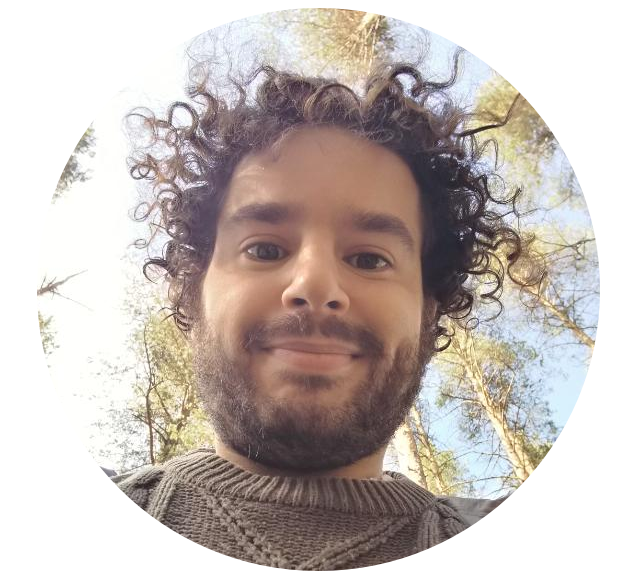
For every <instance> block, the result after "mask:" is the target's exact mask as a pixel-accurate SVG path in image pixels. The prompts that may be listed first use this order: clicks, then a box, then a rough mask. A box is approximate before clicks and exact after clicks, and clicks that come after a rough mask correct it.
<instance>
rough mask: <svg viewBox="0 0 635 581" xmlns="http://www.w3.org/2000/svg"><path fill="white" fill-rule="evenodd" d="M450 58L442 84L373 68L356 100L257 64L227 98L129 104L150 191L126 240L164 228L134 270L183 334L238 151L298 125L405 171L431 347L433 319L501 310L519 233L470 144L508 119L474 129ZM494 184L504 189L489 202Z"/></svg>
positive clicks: (398, 67)
mask: <svg viewBox="0 0 635 581" xmlns="http://www.w3.org/2000/svg"><path fill="white" fill-rule="evenodd" d="M458 58H459V55H458V53H457V54H456V55H455V59H454V67H453V70H452V74H451V76H450V78H449V79H448V80H446V81H444V82H433V81H432V80H426V79H425V78H424V77H423V75H422V74H421V73H420V72H419V70H418V69H417V68H416V67H415V66H413V65H410V64H403V63H400V64H390V65H388V64H384V65H381V66H380V67H378V68H377V69H376V70H375V71H374V72H373V73H372V74H371V75H370V76H369V78H368V79H367V82H366V84H365V88H364V90H363V92H362V95H361V96H360V95H358V94H357V93H356V92H355V91H354V90H353V89H351V88H349V87H347V86H345V85H343V84H340V83H338V82H336V81H333V80H328V79H324V78H309V77H304V76H300V75H296V74H291V73H288V72H281V71H278V70H275V69H274V68H272V67H269V66H261V67H259V68H258V69H257V70H256V71H255V72H254V73H253V74H252V75H251V76H250V77H249V78H247V79H246V80H245V81H244V82H238V81H235V80H234V81H232V86H233V88H234V93H233V101H230V100H228V99H227V98H221V97H219V96H218V95H215V94H213V92H212V91H211V90H210V88H209V80H204V81H202V82H199V83H197V84H195V85H192V86H191V87H189V89H188V92H189V95H190V98H191V103H186V102H180V101H179V102H175V103H172V104H171V105H170V106H169V108H168V109H167V112H166V114H165V116H164V118H158V117H157V116H155V115H154V114H153V113H152V112H151V111H149V110H147V109H136V110H134V111H132V112H131V113H130V114H129V117H132V118H136V119H137V120H141V129H142V130H143V132H144V134H145V135H149V136H150V141H149V142H148V143H146V145H145V146H143V147H138V148H137V149H136V150H135V151H134V152H133V154H132V156H131V158H130V159H129V166H130V173H131V175H132V177H133V178H134V179H137V180H148V181H149V182H150V184H151V186H152V195H151V199H150V200H149V201H144V202H142V203H140V204H139V205H138V206H137V208H136V211H135V218H136V219H138V220H146V219H149V220H150V225H151V233H152V236H151V237H150V239H148V240H140V241H137V246H138V247H149V246H150V245H151V241H152V239H153V238H154V237H155V236H156V235H157V234H159V233H163V234H167V237H168V241H167V243H165V245H164V246H163V249H162V252H161V255H160V256H149V257H148V258H147V260H146V262H145V264H144V274H145V275H146V276H147V277H148V278H150V276H149V270H148V269H149V268H150V267H154V268H158V269H159V270H160V271H162V273H163V274H164V275H165V277H166V279H167V282H168V297H169V302H170V311H171V314H172V315H173V317H174V319H175V322H176V324H177V325H178V326H179V328H181V329H182V330H183V331H185V332H187V331H189V330H190V329H191V325H192V323H193V322H194V321H195V320H196V317H197V310H198V304H199V299H200V286H201V281H202V277H203V276H204V273H205V271H206V268H207V266H208V264H209V261H210V259H211V255H212V253H213V251H214V244H215V224H216V221H217V217H218V215H219V213H220V210H221V207H222V204H223V199H224V194H225V192H226V189H227V186H228V183H229V181H230V179H231V176H232V172H233V171H234V168H235V167H236V165H237V164H238V162H239V161H240V160H241V159H242V158H243V157H244V156H245V155H246V154H247V153H249V152H253V151H259V150H264V149H266V148H268V147H269V146H271V145H272V144H274V143H275V142H276V141H277V140H278V139H280V138H281V137H282V136H283V135H284V134H285V133H287V132H289V131H291V130H294V129H297V128H300V127H301V126H332V127H338V128H342V129H345V130H348V131H350V132H352V133H353V134H355V135H358V136H361V137H363V138H365V139H367V140H370V141H372V142H375V143H378V144H380V145H382V146H383V147H386V148H388V149H389V150H391V151H393V152H395V153H396V154H397V155H399V156H400V157H401V159H403V160H404V161H405V162H406V164H407V165H408V167H409V168H410V170H411V171H412V174H413V176H414V177H415V180H416V182H417V184H418V186H419V191H420V192H421V202H422V207H423V215H424V226H425V228H424V245H423V249H422V272H423V281H422V283H423V289H424V294H425V296H426V297H431V298H432V299H434V301H435V303H436V307H437V310H436V319H435V324H436V337H437V340H439V339H445V344H444V345H443V346H441V347H439V349H443V348H445V347H447V346H448V345H449V342H450V339H451V332H450V331H449V330H448V328H447V327H445V326H443V325H442V324H440V321H442V317H443V316H447V317H449V318H452V319H455V320H462V321H463V322H465V321H466V320H472V321H473V320H476V318H475V317H474V315H472V317H471V318H469V317H470V314H471V313H472V310H473V307H474V304H475V299H476V298H478V297H480V298H481V299H483V300H484V301H485V302H494V303H496V304H497V305H498V307H499V312H500V309H501V308H502V305H501V303H500V300H499V297H500V294H501V292H502V284H503V279H504V276H505V269H506V268H507V269H509V268H510V267H511V266H512V265H513V264H514V263H516V262H517V261H518V260H519V258H520V257H521V256H522V255H523V253H524V242H523V241H522V240H521V237H520V235H519V233H518V232H517V231H516V230H515V229H514V228H513V227H512V226H511V225H510V224H509V223H508V221H506V220H505V217H506V216H507V215H509V214H510V213H513V212H515V211H516V210H515V202H516V198H517V196H518V195H519V193H520V190H518V189H517V190H515V191H513V192H511V193H510V194H505V186H504V184H503V183H502V180H501V179H500V178H499V176H497V175H496V174H495V173H494V169H492V162H491V160H490V161H489V163H486V161H487V160H486V156H485V151H486V149H487V148H488V147H490V146H491V147H493V150H494V152H496V144H495V141H494V140H492V139H487V140H484V141H482V142H481V141H479V139H477V134H478V133H480V132H482V131H485V130H487V129H491V128H494V127H498V126H501V125H503V124H504V123H506V122H507V119H504V120H500V121H496V122H492V123H490V124H488V125H481V126H474V120H475V119H476V116H475V113H474V112H467V111H465V110H462V109H461V108H460V107H459V106H457V105H456V104H455V103H454V101H453V99H452V98H451V97H450V94H449V91H448V89H449V88H450V87H452V86H453V84H454V83H455V82H456V79H457V75H458ZM510 112H511V109H510ZM507 117H509V113H508V116H507ZM184 118H187V119H184ZM493 167H494V168H495V167H496V162H495V161H494V163H493ZM501 184H502V185H501ZM493 190H497V191H501V190H502V191H503V195H502V196H499V197H498V198H497V197H496V195H495V193H494V191H493ZM505 261H506V262H507V264H506V266H505V265H504V262H505ZM477 289H480V291H479V290H477ZM442 342H443V341H439V342H438V343H439V344H440V343H442Z"/></svg>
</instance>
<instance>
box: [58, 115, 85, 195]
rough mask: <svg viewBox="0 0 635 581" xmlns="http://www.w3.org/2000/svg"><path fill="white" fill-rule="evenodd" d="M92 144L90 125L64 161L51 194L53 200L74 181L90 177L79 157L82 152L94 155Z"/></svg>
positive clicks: (82, 180)
mask: <svg viewBox="0 0 635 581" xmlns="http://www.w3.org/2000/svg"><path fill="white" fill-rule="evenodd" d="M94 146H95V132H94V130H93V128H92V127H89V128H88V129H86V131H85V132H84V134H83V135H82V137H81V138H80V140H79V141H78V142H77V145H76V146H75V149H74V150H73V153H71V156H70V157H69V158H68V161H67V162H66V166H65V167H64V170H63V171H62V175H61V176H60V179H59V181H58V182H57V187H56V188H55V193H54V194H53V201H55V200H57V199H58V198H59V197H60V196H61V195H62V194H63V193H64V192H66V191H67V190H68V189H69V188H70V187H71V185H73V184H74V183H75V182H85V181H86V180H87V179H88V178H89V177H90V175H89V173H88V172H87V171H86V170H83V169H82V167H81V165H80V158H81V156H82V155H84V154H87V155H89V156H91V157H92V156H93V155H95V152H94V150H93V148H94Z"/></svg>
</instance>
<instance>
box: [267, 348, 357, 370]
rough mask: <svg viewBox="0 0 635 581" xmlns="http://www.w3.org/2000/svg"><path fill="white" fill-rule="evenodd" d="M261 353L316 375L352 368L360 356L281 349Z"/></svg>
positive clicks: (271, 349)
mask: <svg viewBox="0 0 635 581" xmlns="http://www.w3.org/2000/svg"><path fill="white" fill-rule="evenodd" d="M262 351H263V352H264V353H265V354H266V355H267V356H269V357H271V358H272V359H274V360H276V361H278V362H280V363H281V364H283V365H285V366H290V367H295V368H296V369H300V370H303V371H309V372H310V371H312V372H316V373H334V372H337V371H342V370H345V369H347V368H348V367H349V366H352V365H353V363H354V362H355V361H357V360H359V359H361V358H362V356H361V355H353V354H347V353H315V352H311V351H300V350H296V349H285V348H281V347H271V348H263V349H262Z"/></svg>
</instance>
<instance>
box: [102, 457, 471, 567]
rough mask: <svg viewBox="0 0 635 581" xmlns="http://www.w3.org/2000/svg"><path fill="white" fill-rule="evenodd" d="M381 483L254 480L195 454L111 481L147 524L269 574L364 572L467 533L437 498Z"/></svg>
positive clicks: (401, 482)
mask: <svg viewBox="0 0 635 581" xmlns="http://www.w3.org/2000/svg"><path fill="white" fill-rule="evenodd" d="M386 474H388V475H389V476H390V477H391V479H390V480H352V479H344V478H296V477H283V476H260V475H257V474H252V473H250V472H246V471H245V470H242V469H241V468H238V467H237V466H235V465H233V464H231V463H230V462H228V461H226V460H224V459H222V458H220V457H218V456H217V455H216V454H215V453H214V451H213V450H209V449H202V450H196V451H193V452H190V453H188V454H185V455H184V456H181V457H179V458H175V459H173V460H171V461H169V462H167V463H166V464H165V465H163V466H161V467H151V468H144V469H142V470H139V471H138V472H136V473H134V474H132V475H123V476H119V477H115V478H114V479H113V480H114V481H115V482H117V484H118V485H119V487H120V488H121V490H122V491H123V492H125V493H126V494H127V495H128V496H129V497H130V498H131V499H132V500H134V501H135V502H136V503H137V504H138V505H139V506H141V507H142V508H143V509H144V510H146V511H147V512H148V513H149V514H151V515H152V516H153V517H154V518H156V519H157V520H159V521H160V522H162V523H163V524H165V525H167V526H168V527H170V528H171V529H173V530H174V531H176V532H177V533H179V534H181V535H183V536H185V537H187V538H188V539H190V540H192V541H194V542H196V543H199V544H200V545H203V546H205V547H208V548H210V549H212V550H214V551H217V552H219V553H223V554H225V555H229V556H231V557H235V558H237V559H242V560H244V561H249V562H252V563H257V564H260V565H268V566H270V567H279V568H283V569H300V570H312V571H319V570H321V571H326V570H336V569H351V568H356V567H366V566H369V565H375V564H379V563H385V562H388V561H393V560H395V559H400V558H402V557H406V556H408V555H412V554H414V553H417V552H420V551H423V550H425V549H428V548H429V547H432V546H434V545H436V544H438V543H441V542H443V541H444V540H446V539H448V538H450V537H452V536H454V535H455V534H457V533H459V532H461V531H462V530H464V529H465V528H467V526H468V525H467V524H466V522H465V521H464V520H462V518H461V516H460V515H459V513H458V512H457V511H456V510H455V509H454V508H453V507H452V506H451V505H450V504H449V503H448V502H447V501H445V500H443V499H440V498H437V497H436V496H434V495H433V494H431V493H429V492H428V491H427V490H424V489H423V488H421V487H419V486H417V485H416V484H414V483H413V482H411V481H410V480H408V479H407V478H406V477H405V476H402V475H401V474H398V473H395V472H387V473H386Z"/></svg>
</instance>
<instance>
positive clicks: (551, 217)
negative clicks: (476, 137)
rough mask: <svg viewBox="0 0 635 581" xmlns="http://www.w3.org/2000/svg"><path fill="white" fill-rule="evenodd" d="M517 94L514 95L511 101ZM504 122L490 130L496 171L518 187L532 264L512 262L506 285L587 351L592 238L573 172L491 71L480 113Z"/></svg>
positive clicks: (595, 297) (594, 263) (593, 322)
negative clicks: (534, 279)
mask: <svg viewBox="0 0 635 581" xmlns="http://www.w3.org/2000/svg"><path fill="white" fill-rule="evenodd" d="M517 97H518V98H517ZM514 102H515V104H514V107H513V111H512V115H511V118H510V120H509V122H508V123H507V124H506V125H505V126H504V127H502V128H499V129H497V133H496V139H497V142H498V154H499V156H500V158H501V159H502V161H503V164H502V166H501V167H500V172H501V174H502V175H503V176H504V178H505V180H506V181H507V182H510V183H514V184H520V185H522V188H523V196H522V201H521V204H520V206H519V208H518V209H519V213H520V215H521V217H522V218H521V221H520V226H521V227H522V228H523V230H524V232H525V236H526V238H527V239H532V240H533V243H532V250H533V261H531V263H528V262H523V263H520V264H518V265H517V266H516V267H515V268H514V269H512V271H511V273H510V274H511V282H512V283H514V284H515V285H516V287H517V288H518V289H519V290H520V297H519V298H520V300H521V302H522V306H524V312H525V314H526V315H527V317H528V319H529V320H530V321H532V322H538V323H539V324H541V325H542V327H543V329H544V330H546V331H547V332H548V333H551V334H556V335H559V334H561V333H563V332H564V333H568V334H569V336H570V337H573V339H574V340H575V341H577V342H578V343H579V344H581V345H583V346H585V347H586V348H588V349H590V350H591V349H592V348H593V346H594V344H595V340H594V336H595V331H596V328H597V305H598V301H599V279H598V260H597V251H596V246H595V237H594V234H593V229H592V226H591V221H590V219H589V217H588V213H587V211H586V206H585V204H584V198H583V196H582V191H581V189H580V186H579V184H578V182H577V180H576V178H575V174H574V172H573V169H572V168H571V165H570V164H569V162H568V160H567V158H566V156H565V155H564V152H563V151H562V149H561V148H560V146H559V144H558V142H557V140H556V138H555V136H554V135H553V133H552V132H551V130H550V129H549V127H547V125H546V124H545V122H544V121H543V120H542V118H541V117H540V116H539V115H538V113H537V112H536V111H535V110H534V109H533V107H531V105H530V104H529V103H528V102H527V101H526V100H525V99H524V98H523V97H522V95H520V96H519V95H518V92H517V91H516V89H514V87H512V85H510V84H509V83H507V81H505V80H504V79H503V78H502V77H500V76H495V77H493V79H492V80H491V81H489V82H488V83H486V84H485V85H483V87H481V89H480V91H479V97H478V104H479V108H480V109H481V110H483V111H486V112H487V114H486V116H491V117H493V118H501V117H504V114H505V112H506V111H508V110H509V108H510V106H511V104H512V103H514ZM536 265H538V266H539V267H540V268H542V269H544V276H543V277H542V278H541V280H540V281H539V282H538V283H535V284H531V285H528V284H527V282H528V280H529V279H530V272H532V271H533V270H534V269H535V267H536Z"/></svg>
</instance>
